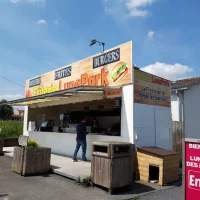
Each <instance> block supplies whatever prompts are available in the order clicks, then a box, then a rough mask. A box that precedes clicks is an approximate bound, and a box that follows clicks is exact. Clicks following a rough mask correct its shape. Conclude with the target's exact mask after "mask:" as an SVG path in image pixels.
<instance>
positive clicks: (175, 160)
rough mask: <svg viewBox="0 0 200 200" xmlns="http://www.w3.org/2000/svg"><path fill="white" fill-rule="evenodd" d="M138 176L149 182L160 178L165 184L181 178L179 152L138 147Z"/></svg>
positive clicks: (160, 182)
mask: <svg viewBox="0 0 200 200" xmlns="http://www.w3.org/2000/svg"><path fill="white" fill-rule="evenodd" d="M137 160H138V177H139V179H140V180H142V181H145V182H149V181H151V180H158V184H159V185H161V186H163V185H165V184H167V183H170V182H173V181H176V180H178V179H179V154H178V153H177V152H173V151H169V150H165V149H161V148H155V147H148V148H147V147H144V148H137Z"/></svg>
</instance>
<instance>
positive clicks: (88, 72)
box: [26, 42, 132, 98]
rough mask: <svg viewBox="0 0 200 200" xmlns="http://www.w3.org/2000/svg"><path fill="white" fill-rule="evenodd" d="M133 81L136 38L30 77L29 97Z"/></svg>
mask: <svg viewBox="0 0 200 200" xmlns="http://www.w3.org/2000/svg"><path fill="white" fill-rule="evenodd" d="M131 83H132V42H128V43H125V44H123V45H120V46H118V47H115V48H112V49H110V50H107V51H105V52H104V53H100V54H97V55H94V56H92V57H89V58H86V59H84V60H81V61H78V62H76V63H73V64H70V65H67V66H65V67H63V68H60V69H58V70H54V71H51V72H48V73H46V74H43V75H41V76H38V77H36V78H32V79H30V80H27V81H26V97H27V98H28V97H31V96H37V95H44V94H47V93H52V92H56V91H60V90H67V89H70V88H75V87H79V86H117V85H126V84H131Z"/></svg>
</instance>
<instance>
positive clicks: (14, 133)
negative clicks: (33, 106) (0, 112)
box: [0, 120, 23, 138]
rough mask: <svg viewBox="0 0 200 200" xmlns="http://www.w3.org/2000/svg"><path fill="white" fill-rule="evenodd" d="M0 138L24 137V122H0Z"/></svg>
mask: <svg viewBox="0 0 200 200" xmlns="http://www.w3.org/2000/svg"><path fill="white" fill-rule="evenodd" d="M0 128H1V133H0V138H12V137H19V136H20V135H23V121H17V120H16V121H15V120H0Z"/></svg>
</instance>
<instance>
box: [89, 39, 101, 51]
mask: <svg viewBox="0 0 200 200" xmlns="http://www.w3.org/2000/svg"><path fill="white" fill-rule="evenodd" d="M96 43H98V44H99V45H102V47H103V52H104V46H105V43H104V42H99V41H97V40H95V39H93V40H91V43H90V46H92V45H94V44H96Z"/></svg>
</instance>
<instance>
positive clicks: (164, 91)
mask: <svg viewBox="0 0 200 200" xmlns="http://www.w3.org/2000/svg"><path fill="white" fill-rule="evenodd" d="M134 102H135V103H140V104H148V105H155V106H165V107H170V106H171V101H170V81H168V80H166V79H163V78H160V77H157V76H154V75H152V74H149V73H146V72H143V71H141V70H138V69H134Z"/></svg>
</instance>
